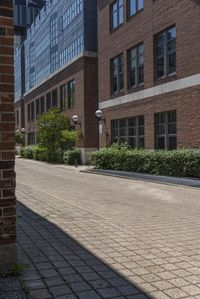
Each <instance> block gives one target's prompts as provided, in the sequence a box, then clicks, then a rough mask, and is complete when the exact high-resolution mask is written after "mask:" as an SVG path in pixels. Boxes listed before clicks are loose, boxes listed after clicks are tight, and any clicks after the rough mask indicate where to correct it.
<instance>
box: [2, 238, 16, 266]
mask: <svg viewBox="0 0 200 299" xmlns="http://www.w3.org/2000/svg"><path fill="white" fill-rule="evenodd" d="M16 262H17V247H16V244H15V243H14V244H8V245H0V270H8V269H10V267H11V266H12V265H13V264H15V263H16Z"/></svg>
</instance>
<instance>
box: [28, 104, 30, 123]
mask: <svg viewBox="0 0 200 299" xmlns="http://www.w3.org/2000/svg"><path fill="white" fill-rule="evenodd" d="M27 109H28V122H29V123H30V121H31V104H28V107H27Z"/></svg>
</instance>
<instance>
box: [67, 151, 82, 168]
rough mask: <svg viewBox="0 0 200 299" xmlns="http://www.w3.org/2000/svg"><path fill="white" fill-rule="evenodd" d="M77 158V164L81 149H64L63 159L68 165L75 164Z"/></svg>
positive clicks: (79, 160) (79, 162) (79, 159)
mask: <svg viewBox="0 0 200 299" xmlns="http://www.w3.org/2000/svg"><path fill="white" fill-rule="evenodd" d="M76 160H77V164H78V165H80V164H81V151H80V150H78V149H75V150H69V151H65V152H64V155H63V161H64V163H65V164H68V165H75V163H76Z"/></svg>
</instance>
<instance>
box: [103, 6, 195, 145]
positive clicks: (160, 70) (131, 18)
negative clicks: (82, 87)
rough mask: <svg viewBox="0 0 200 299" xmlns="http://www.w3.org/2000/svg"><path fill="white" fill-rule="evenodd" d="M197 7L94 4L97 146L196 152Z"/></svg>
mask: <svg viewBox="0 0 200 299" xmlns="http://www.w3.org/2000/svg"><path fill="white" fill-rule="evenodd" d="M199 28H200V3H199V1H196V0H189V1H188V0H187V1H186V0H183V1H179V0H174V1H170V0H154V1H153V0H150V1H149V0H148V1H147V0H146V1H145V0H144V1H143V0H127V1H126V0H115V1H113V0H104V1H102V0H99V1H98V32H99V36H98V58H99V62H98V64H99V65H98V66H99V71H98V73H99V108H100V109H101V110H102V112H103V117H102V118H104V119H105V124H103V123H102V125H103V126H104V129H103V130H102V132H101V133H100V144H101V146H104V145H105V143H106V134H104V133H105V132H107V134H108V135H109V138H108V139H109V140H107V142H109V143H112V142H115V141H118V140H121V141H123V142H128V143H129V144H130V145H131V146H133V147H145V148H148V149H174V148H200V55H199V53H200V30H199Z"/></svg>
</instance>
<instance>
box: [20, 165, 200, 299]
mask: <svg viewBox="0 0 200 299" xmlns="http://www.w3.org/2000/svg"><path fill="white" fill-rule="evenodd" d="M16 170H17V197H18V201H19V203H18V247H19V250H18V253H19V262H20V263H25V264H28V265H29V269H28V270H27V271H26V273H25V274H24V277H23V279H24V281H25V283H26V286H27V287H28V288H29V290H30V294H31V296H32V298H36V299H47V298H48V299H50V298H51V299H52V298H56V299H69V298H86V299H90V298H91V299H96V298H113V299H120V298H127V299H132V298H134V299H147V298H149V299H169V298H170V299H176V298H177V299H179V298H184V299H191V298H193V299H200V217H199V215H200V190H199V189H192V188H183V187H176V186H167V185H160V184H153V183H149V182H142V181H132V180H125V179H119V178H113V177H104V176H101V177H100V176H96V175H94V176H92V175H91V174H85V173H79V172H78V171H73V170H70V171H66V170H65V169H62V168H58V167H56V166H54V165H46V164H45V166H44V164H42V163H39V162H34V161H30V162H29V161H23V160H18V161H17V169H16Z"/></svg>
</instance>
